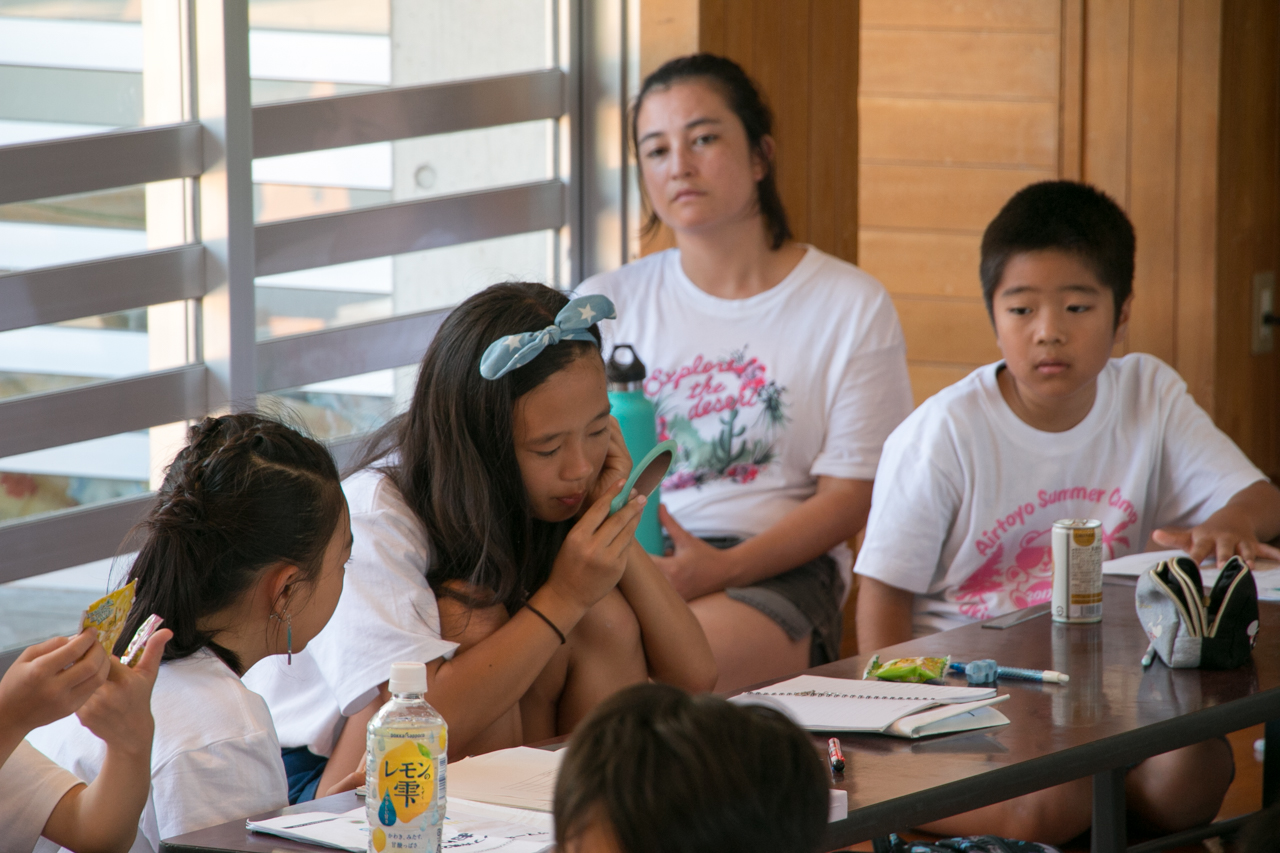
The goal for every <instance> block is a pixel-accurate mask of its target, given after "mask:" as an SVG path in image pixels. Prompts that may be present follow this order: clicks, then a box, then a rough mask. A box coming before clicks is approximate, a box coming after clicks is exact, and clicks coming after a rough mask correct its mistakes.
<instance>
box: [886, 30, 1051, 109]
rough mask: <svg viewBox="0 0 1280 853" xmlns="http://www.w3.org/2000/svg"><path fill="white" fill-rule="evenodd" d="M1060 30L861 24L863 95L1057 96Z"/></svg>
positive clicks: (1048, 97) (1047, 97)
mask: <svg viewBox="0 0 1280 853" xmlns="http://www.w3.org/2000/svg"><path fill="white" fill-rule="evenodd" d="M1058 47H1059V37H1058V35H1057V33H1056V32H1044V33H1040V32H1033V33H1016V32H946V31H940V30H936V29H930V30H919V31H913V30H896V29H876V28H873V27H871V26H870V25H867V26H864V27H863V28H862V47H861V53H862V93H863V94H864V95H872V94H875V95H883V94H899V95H920V94H929V95H952V96H957V97H977V98H982V97H1001V98H1045V99H1053V100H1056V99H1057V97H1058V86H1059V79H1058V78H1059V68H1058Z"/></svg>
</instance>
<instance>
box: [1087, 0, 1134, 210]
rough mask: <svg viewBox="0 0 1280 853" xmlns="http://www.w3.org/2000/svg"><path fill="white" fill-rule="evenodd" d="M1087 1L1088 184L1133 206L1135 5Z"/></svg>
mask: <svg viewBox="0 0 1280 853" xmlns="http://www.w3.org/2000/svg"><path fill="white" fill-rule="evenodd" d="M1130 2H1131V0H1087V2H1086V4H1085V5H1086V9H1087V11H1086V22H1087V23H1086V27H1085V35H1084V55H1085V57H1086V61H1085V71H1084V91H1085V94H1084V152H1083V160H1084V172H1083V175H1082V178H1083V180H1085V181H1087V182H1088V183H1091V184H1093V185H1094V186H1096V187H1098V188H1099V189H1101V190H1103V191H1104V192H1106V193H1107V194H1109V195H1110V196H1111V197H1112V198H1114V199H1115V200H1116V201H1117V202H1119V203H1120V206H1121V207H1125V206H1127V205H1128V203H1129V192H1128V190H1129V181H1128V177H1129V4H1130Z"/></svg>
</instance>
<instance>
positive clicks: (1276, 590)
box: [1102, 551, 1280, 601]
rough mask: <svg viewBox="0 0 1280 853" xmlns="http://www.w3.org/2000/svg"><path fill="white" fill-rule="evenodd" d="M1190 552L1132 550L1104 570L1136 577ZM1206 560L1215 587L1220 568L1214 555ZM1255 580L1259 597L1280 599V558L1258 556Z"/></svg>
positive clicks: (1204, 575)
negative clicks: (1140, 551) (1133, 552)
mask: <svg viewBox="0 0 1280 853" xmlns="http://www.w3.org/2000/svg"><path fill="white" fill-rule="evenodd" d="M1189 556H1190V555H1189V554H1187V552H1186V551H1147V552H1144V553H1140V554H1130V555H1129V556H1127V557H1119V558H1117V559H1115V560H1106V561H1105V562H1103V564H1102V573H1103V574H1104V575H1119V576H1122V577H1131V578H1136V577H1138V576H1139V575H1141V574H1142V573H1143V572H1145V571H1147V570H1148V569H1154V568H1155V567H1156V565H1157V564H1158V563H1160V562H1161V561H1163V560H1170V559H1173V558H1174V557H1189ZM1206 563H1207V565H1206ZM1206 563H1202V564H1201V565H1200V581H1201V582H1202V583H1203V584H1204V586H1205V588H1206V589H1212V588H1213V585H1214V583H1215V582H1216V581H1217V580H1218V575H1219V573H1220V572H1219V570H1218V568H1217V566H1216V565H1215V561H1214V559H1213V558H1212V557H1210V558H1208V559H1207V560H1206ZM1253 581H1254V583H1256V584H1257V585H1258V600H1259V601H1280V562H1276V561H1275V560H1267V559H1261V558H1260V559H1258V560H1255V561H1254V567H1253Z"/></svg>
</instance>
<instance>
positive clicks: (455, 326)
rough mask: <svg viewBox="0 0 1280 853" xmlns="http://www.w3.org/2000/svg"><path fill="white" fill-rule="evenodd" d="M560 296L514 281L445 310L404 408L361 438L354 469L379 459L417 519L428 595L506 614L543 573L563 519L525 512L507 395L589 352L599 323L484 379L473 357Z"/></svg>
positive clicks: (543, 318)
mask: <svg viewBox="0 0 1280 853" xmlns="http://www.w3.org/2000/svg"><path fill="white" fill-rule="evenodd" d="M568 302H569V298H568V297H567V296H565V295H564V294H563V293H561V292H559V291H557V290H552V289H551V288H549V287H547V286H545V285H541V284H530V283H525V282H520V283H512V284H495V285H493V286H492V287H489V288H487V289H485V290H482V291H481V292H479V293H477V294H476V295H474V296H472V297H471V298H469V299H467V300H466V301H465V302H463V303H462V304H461V305H459V306H458V307H457V308H455V309H454V310H453V312H452V313H450V314H449V316H448V317H447V318H446V319H445V321H444V323H443V324H441V326H440V331H438V332H437V333H436V336H435V338H434V339H433V340H432V341H431V345H430V346H429V347H428V348H427V353H426V355H425V356H423V359H422V366H421V368H420V369H419V370H418V384H417V387H416V388H415V389H414V392H413V402H412V403H410V405H409V410H408V411H407V412H405V413H404V414H403V415H400V416H399V417H398V418H395V419H394V420H392V421H391V422H390V423H388V424H387V425H386V426H385V427H383V428H382V429H381V430H380V431H379V432H378V433H376V434H375V435H374V436H373V437H372V439H371V440H370V442H369V443H368V444H367V445H366V448H365V452H364V453H363V454H361V458H360V460H359V462H357V463H356V465H355V467H356V468H357V469H358V468H365V467H369V466H371V465H377V464H378V463H379V462H381V465H380V467H381V468H382V469H383V470H384V471H385V472H386V473H387V475H388V476H390V478H391V480H392V482H394V483H395V485H396V487H397V488H398V489H399V490H400V494H401V495H402V496H403V497H404V499H405V502H406V503H407V504H408V505H409V507H410V508H411V509H412V510H413V512H414V513H415V514H416V515H417V516H418V518H419V519H420V520H421V521H422V523H423V525H424V526H425V527H426V531H427V538H428V541H430V543H431V567H430V571H429V572H428V573H427V582H428V583H429V584H430V585H431V588H432V589H433V590H434V591H435V593H436V595H438V596H448V597H452V598H456V599H459V600H461V601H462V602H464V603H465V604H467V606H470V607H482V606H490V605H493V604H499V603H501V604H502V605H504V606H505V607H506V608H507V610H508V611H509V612H512V613H514V612H515V611H516V610H517V609H519V608H520V607H521V606H522V605H523V604H524V602H525V601H526V600H527V599H528V597H529V595H531V594H532V593H533V592H534V591H535V590H536V589H537V588H538V587H539V586H541V585H542V584H543V582H544V581H546V579H547V577H548V576H549V575H550V573H551V564H552V562H553V561H554V560H555V557H556V554H557V553H558V552H559V550H560V545H561V544H562V543H563V541H564V537H565V535H566V533H567V532H568V530H569V527H570V526H571V524H570V523H569V522H560V523H555V524H552V523H549V522H544V521H540V520H538V519H536V518H534V517H533V515H532V511H531V510H530V507H529V500H528V496H527V493H526V492H525V487H524V480H523V478H522V477H521V475H520V466H519V463H518V462H517V460H516V451H515V441H514V438H513V435H514V430H515V425H514V417H513V414H512V413H513V410H514V407H515V402H516V400H518V399H519V398H520V397H522V396H524V395H525V394H528V393H529V392H530V391H532V390H533V389H535V388H537V387H538V386H539V385H541V384H542V383H543V382H545V381H546V380H547V378H548V377H550V376H551V375H553V374H555V373H558V372H559V371H561V370H563V369H564V368H566V367H568V366H569V364H571V363H572V362H573V361H575V360H576V359H578V358H581V357H583V356H590V357H593V358H596V359H600V330H599V328H598V327H596V326H594V325H593V326H591V327H590V331H591V335H592V337H593V338H595V343H591V342H589V341H561V342H560V343H558V344H553V345H551V346H548V347H547V348H546V349H545V350H543V351H542V352H541V353H540V354H539V355H538V356H537V357H536V358H534V359H533V360H532V361H530V362H529V363H528V364H526V365H524V366H523V367H519V368H516V369H515V370H512V371H511V372H510V373H507V374H505V375H504V376H500V377H499V378H497V379H493V380H490V379H485V378H484V377H483V376H481V375H480V357H481V356H482V355H484V351H485V350H486V349H487V348H488V346H489V344H491V343H493V342H494V341H496V340H498V339H499V338H501V337H505V336H507V335H513V334H518V333H521V332H536V331H539V330H541V329H545V328H546V327H547V326H550V325H551V324H552V323H553V322H555V318H556V314H558V313H559V312H560V309H562V308H564V306H565V305H566V304H568ZM602 366H603V362H602ZM450 581H461V582H463V583H464V584H465V585H467V587H468V590H467V591H466V592H460V591H459V590H458V588H457V587H456V586H448V585H446V584H448V582H450Z"/></svg>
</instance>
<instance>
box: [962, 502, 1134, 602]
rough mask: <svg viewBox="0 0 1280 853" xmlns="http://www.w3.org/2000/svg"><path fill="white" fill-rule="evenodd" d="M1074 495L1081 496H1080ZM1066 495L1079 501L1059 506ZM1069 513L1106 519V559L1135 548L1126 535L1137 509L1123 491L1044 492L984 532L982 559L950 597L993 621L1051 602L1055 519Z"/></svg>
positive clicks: (978, 546)
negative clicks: (1078, 503)
mask: <svg viewBox="0 0 1280 853" xmlns="http://www.w3.org/2000/svg"><path fill="white" fill-rule="evenodd" d="M1072 493H1081V494H1080V497H1078V498H1077V497H1076V495H1075V494H1072ZM1067 494H1072V498H1075V499H1076V500H1077V501H1078V502H1080V505H1076V506H1062V505H1058V504H1061V503H1062V502H1063V501H1064V500H1066V498H1064V496H1065V495H1067ZM1089 503H1092V504H1093V506H1089V505H1088V504H1089ZM1117 516H1119V517H1118V518H1117ZM1068 517H1079V518H1099V519H1101V520H1102V544H1103V556H1104V558H1105V559H1108V560H1110V559H1114V558H1115V557H1117V556H1120V555H1123V554H1125V553H1128V552H1129V551H1130V550H1132V546H1131V545H1130V541H1129V537H1128V536H1127V535H1121V533H1122V532H1123V531H1125V530H1126V529H1127V528H1129V527H1130V526H1132V525H1133V524H1136V523H1137V521H1138V513H1137V510H1136V509H1135V507H1134V506H1133V503H1132V502H1131V501H1129V500H1128V499H1126V498H1125V497H1124V496H1123V495H1122V494H1121V493H1120V490H1119V489H1110V490H1108V489H1090V490H1085V489H1062V490H1059V491H1058V492H1045V491H1041V492H1040V493H1039V495H1038V500H1037V501H1035V502H1028V503H1024V504H1021V505H1020V506H1018V507H1017V509H1016V510H1015V511H1014V512H1012V513H1008V514H1006V515H1004V516H1002V517H1000V518H997V519H995V520H994V521H993V522H992V524H991V526H990V527H989V529H987V530H983V531H981V533H980V535H979V536H978V537H976V539H975V541H974V550H975V551H976V558H978V559H981V560H982V562H981V563H980V564H979V566H978V568H977V569H976V570H974V572H973V574H971V575H969V577H968V578H966V579H965V580H964V582H963V583H961V584H960V585H959V586H957V587H955V588H954V589H953V590H951V591H949V592H948V594H947V597H948V598H949V599H951V600H952V601H954V602H956V603H957V604H958V605H959V610H960V613H961V614H963V615H964V616H966V617H968V618H970V619H989V618H991V617H992V616H999V615H1001V614H1004V613H1009V612H1012V611H1014V610H1021V609H1022V608H1024V607H1031V606H1032V605H1035V604H1042V603H1044V602H1046V601H1048V600H1049V599H1050V598H1051V597H1052V595H1053V546H1052V544H1051V541H1052V536H1051V531H1052V529H1053V522H1054V521H1055V520H1057V519H1059V518H1068ZM1033 518H1034V521H1035V525H1034V527H1032V526H1031V524H1032V519H1033ZM1109 522H1110V523H1109Z"/></svg>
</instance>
